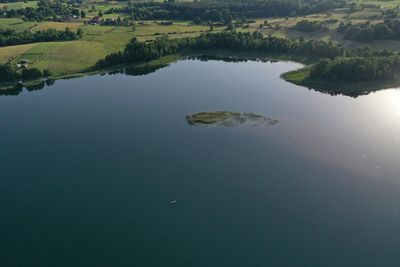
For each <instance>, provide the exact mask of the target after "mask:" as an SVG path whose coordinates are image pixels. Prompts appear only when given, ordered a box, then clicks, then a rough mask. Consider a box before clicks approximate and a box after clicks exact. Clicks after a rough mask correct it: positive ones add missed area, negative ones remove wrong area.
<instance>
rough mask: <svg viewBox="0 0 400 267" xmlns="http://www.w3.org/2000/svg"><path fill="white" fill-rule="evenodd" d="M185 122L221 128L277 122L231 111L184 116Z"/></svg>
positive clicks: (248, 113)
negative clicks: (247, 123) (248, 123)
mask: <svg viewBox="0 0 400 267" xmlns="http://www.w3.org/2000/svg"><path fill="white" fill-rule="evenodd" d="M186 120H187V121H188V123H189V124H190V125H211V124H216V125H221V126H235V125H237V124H243V123H246V122H250V123H253V124H256V125H257V124H258V123H264V124H267V125H275V124H277V123H278V120H275V119H271V118H268V117H265V116H263V115H259V114H256V113H251V112H243V113H240V112H232V111H209V112H199V113H196V114H190V115H187V116H186Z"/></svg>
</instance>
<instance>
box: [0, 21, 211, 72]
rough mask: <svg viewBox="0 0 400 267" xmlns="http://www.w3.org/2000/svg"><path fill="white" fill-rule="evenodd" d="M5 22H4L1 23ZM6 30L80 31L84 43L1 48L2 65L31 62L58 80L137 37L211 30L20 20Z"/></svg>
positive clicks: (184, 26) (186, 25)
mask: <svg viewBox="0 0 400 267" xmlns="http://www.w3.org/2000/svg"><path fill="white" fill-rule="evenodd" d="M2 20H5V21H2ZM0 25H3V27H4V28H10V26H11V28H14V26H15V25H17V28H15V29H16V30H19V31H23V30H30V31H33V32H34V31H39V30H46V29H50V28H52V29H57V30H64V29H65V28H67V27H68V28H70V29H71V30H73V31H76V30H77V29H78V28H81V29H82V30H83V31H84V33H85V34H84V36H83V38H82V39H81V40H77V41H69V42H45V43H33V44H26V45H16V46H8V47H1V48H0V63H6V62H7V61H9V60H13V61H18V60H20V59H28V60H29V62H32V63H31V66H32V67H36V68H38V69H40V70H44V69H50V70H51V71H52V73H53V74H54V75H56V76H58V75H66V74H71V73H76V72H80V71H84V70H85V69H87V68H88V67H90V66H93V65H94V64H95V63H96V62H97V61H98V60H99V59H102V58H104V57H105V56H106V55H108V54H110V53H113V52H117V51H121V50H122V49H123V48H124V46H125V45H126V44H127V43H128V42H129V40H130V39H131V38H132V37H134V36H136V37H137V38H138V39H139V40H140V41H147V40H152V39H155V38H157V37H158V36H159V35H161V34H168V35H169V37H170V38H182V37H188V36H195V35H198V34H200V33H201V32H204V31H207V30H208V28H209V27H208V26H201V25H191V24H190V23H189V22H176V23H174V24H173V25H170V26H164V25H160V24H157V23H155V22H142V23H138V24H137V25H136V26H135V30H133V29H132V27H128V26H100V25H85V24H84V23H82V22H40V23H37V22H36V23H34V22H23V21H22V20H18V19H0Z"/></svg>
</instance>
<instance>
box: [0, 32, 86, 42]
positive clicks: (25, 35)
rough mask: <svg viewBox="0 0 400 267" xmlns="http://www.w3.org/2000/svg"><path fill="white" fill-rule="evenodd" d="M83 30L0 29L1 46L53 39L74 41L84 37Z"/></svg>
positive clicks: (50, 40)
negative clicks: (32, 30)
mask: <svg viewBox="0 0 400 267" xmlns="http://www.w3.org/2000/svg"><path fill="white" fill-rule="evenodd" d="M82 36H83V31H82V30H81V29H78V30H77V32H72V31H71V30H70V29H69V28H66V29H65V30H64V31H57V30H54V29H47V30H43V31H36V32H34V33H33V32H30V31H23V32H16V31H15V30H11V29H4V30H3V29H0V46H8V45H19V44H27V43H36V42H52V41H72V40H77V39H78V38H82Z"/></svg>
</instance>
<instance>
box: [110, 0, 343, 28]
mask: <svg viewBox="0 0 400 267" xmlns="http://www.w3.org/2000/svg"><path fill="white" fill-rule="evenodd" d="M344 6H345V1H341V0H339V1H333V0H300V1H298V0H264V1H261V0H253V1H244V0H241V1H232V0H220V1H194V2H183V3H176V2H171V1H164V2H163V3H157V2H130V3H129V4H128V6H125V7H122V8H111V9H109V10H108V11H106V13H125V14H128V15H129V16H130V17H131V18H132V19H133V20H193V21H196V22H199V21H204V22H208V21H212V22H220V23H224V24H226V25H227V24H229V23H230V22H231V21H232V20H237V19H240V18H260V17H275V16H280V17H282V16H293V15H307V14H312V13H318V12H324V11H327V10H330V9H334V8H339V7H344Z"/></svg>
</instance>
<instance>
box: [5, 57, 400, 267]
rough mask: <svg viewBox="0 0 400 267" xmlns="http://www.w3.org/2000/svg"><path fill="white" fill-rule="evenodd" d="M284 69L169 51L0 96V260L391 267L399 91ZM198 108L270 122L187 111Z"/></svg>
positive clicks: (398, 219) (397, 236)
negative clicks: (325, 83)
mask: <svg viewBox="0 0 400 267" xmlns="http://www.w3.org/2000/svg"><path fill="white" fill-rule="evenodd" d="M299 66H300V65H298V64H295V63H288V62H278V63H265V62H264V63H263V62H241V63H227V62H223V61H206V62H203V61H196V60H182V61H179V62H177V63H175V64H172V65H171V66H170V67H167V68H163V69H160V70H158V71H156V72H154V73H151V74H148V75H143V76H128V75H124V74H116V75H105V76H100V75H98V76H91V77H85V78H81V79H73V80H64V81H57V82H56V83H55V85H54V86H51V87H45V88H44V89H43V90H38V91H30V92H29V91H26V90H23V91H22V92H21V93H20V94H19V95H17V96H1V97H0V122H1V123H0V214H1V220H0V234H1V239H0V263H1V266H397V265H398V263H399V261H400V256H399V253H398V248H399V245H400V164H399V159H400V91H399V90H395V89H391V90H384V91H380V92H376V93H372V94H369V95H366V96H360V97H357V98H351V97H347V96H330V95H326V94H322V93H319V92H316V91H312V90H309V89H307V88H303V87H299V86H295V85H292V84H290V83H287V82H285V81H283V80H282V79H280V78H279V76H280V74H281V73H283V72H285V71H288V70H292V69H294V68H297V67H299ZM210 110H229V111H237V112H254V113H258V114H263V115H265V116H268V117H271V118H274V119H277V120H279V123H278V124H276V125H273V126H271V125H270V126H262V125H261V126H256V127H254V126H249V125H239V126H235V127H201V126H200V127H199V126H190V125H188V124H187V122H186V120H185V116H186V115H187V114H189V113H196V112H201V111H210ZM175 199H176V200H177V203H176V204H175V205H173V206H171V205H170V204H169V202H170V201H171V200H175Z"/></svg>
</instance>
